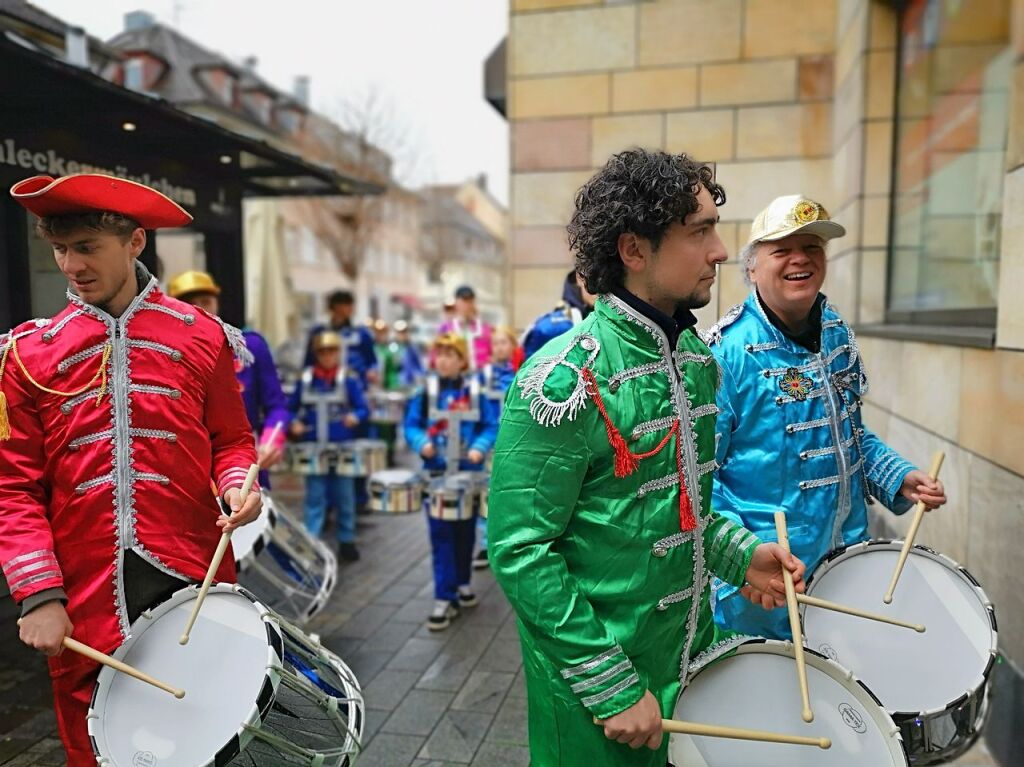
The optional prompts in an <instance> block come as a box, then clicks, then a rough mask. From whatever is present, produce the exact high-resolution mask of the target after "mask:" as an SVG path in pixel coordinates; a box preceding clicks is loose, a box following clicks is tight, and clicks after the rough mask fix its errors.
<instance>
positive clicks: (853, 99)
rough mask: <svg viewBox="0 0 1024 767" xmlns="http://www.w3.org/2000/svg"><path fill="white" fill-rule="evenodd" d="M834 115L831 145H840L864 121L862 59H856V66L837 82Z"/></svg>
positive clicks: (864, 85) (864, 84)
mask: <svg viewBox="0 0 1024 767" xmlns="http://www.w3.org/2000/svg"><path fill="white" fill-rule="evenodd" d="M836 82H838V83H839V84H838V86H837V87H836V97H835V101H834V102H833V103H834V113H833V116H832V143H833V145H834V146H838V145H841V144H843V143H845V142H846V141H848V140H849V138H850V134H851V133H852V132H853V131H854V130H856V129H857V128H858V126H859V124H860V121H861V120H863V119H864V89H865V88H866V87H867V85H866V83H865V82H864V59H862V58H858V59H857V62H856V66H854V68H853V70H852V71H851V72H850V74H849V75H847V76H846V79H845V80H843V81H842V82H839V81H838V80H837V81H836Z"/></svg>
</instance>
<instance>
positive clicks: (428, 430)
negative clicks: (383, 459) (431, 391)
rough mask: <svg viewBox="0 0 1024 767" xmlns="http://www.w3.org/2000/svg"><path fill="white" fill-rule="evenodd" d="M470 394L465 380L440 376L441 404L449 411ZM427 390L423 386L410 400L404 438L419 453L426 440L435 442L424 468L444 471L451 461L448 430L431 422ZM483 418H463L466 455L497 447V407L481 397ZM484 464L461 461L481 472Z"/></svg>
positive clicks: (465, 468) (464, 466)
mask: <svg viewBox="0 0 1024 767" xmlns="http://www.w3.org/2000/svg"><path fill="white" fill-rule="evenodd" d="M469 396H470V392H469V387H468V386H466V385H465V383H464V381H463V380H462V379H456V380H450V379H441V380H440V386H439V389H438V394H437V400H438V407H440V408H442V409H444V410H448V409H450V407H451V405H452V403H453V402H455V401H456V400H459V399H462V400H468V398H469ZM426 400H427V393H426V390H425V388H424V387H420V388H419V389H418V390H417V391H416V393H415V394H414V395H413V396H412V398H411V399H410V400H409V403H408V404H407V405H406V407H405V421H404V423H403V429H404V430H405V441H406V442H407V443H408V444H409V447H410V448H411V449H412V450H413V451H415V452H416V454H417V455H419V452H420V450H422V449H423V446H424V445H426V444H427V442H428V441H429V442H433V444H434V447H435V449H436V450H437V454H436V455H435V456H434V457H433V458H430V459H426V458H424V459H423V468H424V469H426V470H427V471H432V472H433V471H445V470H446V469H447V466H448V462H447V461H446V460H445V451H446V449H447V447H448V439H447V437H446V434H447V432H446V430H444V429H442V428H441V425H440V424H439V423H438V422H437V421H431V420H430V417H429V406H428V403H427V401H426ZM478 406H479V408H480V420H479V421H475V422H470V421H463V422H462V428H461V430H460V435H461V438H462V451H463V456H465V454H466V453H468V452H469V451H470V450H479V451H480V452H481V453H485V454H486V453H487V451H488V450H490V449H491V448H492V447H494V440H495V439H497V437H498V406H497V404H496V403H495V402H494V401H493V400H491V399H489V398H488V397H484V396H481V397H480V398H479V405H478ZM482 469H483V464H482V463H476V464H475V463H470V462H469V461H467V460H466V459H465V457H463V459H462V460H461V461H460V462H459V470H460V471H480V470H482Z"/></svg>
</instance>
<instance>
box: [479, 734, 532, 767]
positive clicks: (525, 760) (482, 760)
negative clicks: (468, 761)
mask: <svg viewBox="0 0 1024 767" xmlns="http://www.w3.org/2000/svg"><path fill="white" fill-rule="evenodd" d="M529 764H530V749H529V748H527V747H526V746H514V745H510V744H508V743H491V742H490V741H486V740H485V741H484V742H483V743H482V744H481V746H480V750H479V751H477V752H476V758H475V759H473V763H472V767H528V765H529Z"/></svg>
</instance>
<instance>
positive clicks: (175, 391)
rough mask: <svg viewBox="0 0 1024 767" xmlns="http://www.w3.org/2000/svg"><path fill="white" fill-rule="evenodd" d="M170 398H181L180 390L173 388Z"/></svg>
mask: <svg viewBox="0 0 1024 767" xmlns="http://www.w3.org/2000/svg"><path fill="white" fill-rule="evenodd" d="M171 399H181V392H180V391H178V390H177V389H174V390H173V391H172V392H171Z"/></svg>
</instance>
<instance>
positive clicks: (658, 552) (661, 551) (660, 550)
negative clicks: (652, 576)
mask: <svg viewBox="0 0 1024 767" xmlns="http://www.w3.org/2000/svg"><path fill="white" fill-rule="evenodd" d="M651 554H653V555H654V556H656V557H658V558H661V557H663V556H665V555H666V554H668V549H666V548H665V547H664V546H655V547H654V548H653V549H651Z"/></svg>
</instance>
